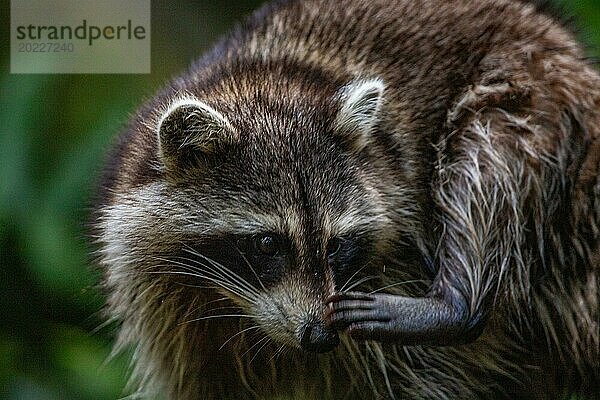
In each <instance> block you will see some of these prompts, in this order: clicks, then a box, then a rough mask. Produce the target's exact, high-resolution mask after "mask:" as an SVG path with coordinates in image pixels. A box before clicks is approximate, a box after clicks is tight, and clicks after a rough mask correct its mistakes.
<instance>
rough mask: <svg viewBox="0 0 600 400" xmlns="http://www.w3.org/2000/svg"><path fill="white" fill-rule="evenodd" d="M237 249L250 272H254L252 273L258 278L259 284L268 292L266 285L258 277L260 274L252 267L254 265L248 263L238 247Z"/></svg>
mask: <svg viewBox="0 0 600 400" xmlns="http://www.w3.org/2000/svg"><path fill="white" fill-rule="evenodd" d="M235 249H236V250H237V252H238V253H240V256H242V260H244V262H245V263H246V265H247V266H248V268H250V270H251V271H252V273H253V274H254V276H255V277H256V280H257V281H258V283H260V286H261V287H262V289H263V290H264V291H265V292H266V291H267V288H266V287H265V285H264V284H263V282H262V280H261V279H260V276H258V274H257V273H256V270H255V269H254V267H253V266H252V264H250V261H248V259H247V258H246V256H245V255H244V254H243V253H242V252H241V251H240V249H238V248H237V247H236V248H235Z"/></svg>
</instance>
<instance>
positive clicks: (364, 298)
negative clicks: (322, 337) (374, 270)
mask: <svg viewBox="0 0 600 400" xmlns="http://www.w3.org/2000/svg"><path fill="white" fill-rule="evenodd" d="M459 300H460V299H459ZM325 303H326V305H327V307H326V312H325V316H324V319H325V321H326V323H327V324H328V325H329V326H330V327H331V328H332V329H335V330H337V331H346V332H347V333H348V334H349V335H350V336H351V337H353V338H354V339H359V340H376V341H379V342H395V343H397V344H401V345H415V344H416V345H423V344H427V345H456V344H463V343H469V342H471V341H473V340H475V339H477V337H478V336H479V335H480V334H481V332H482V330H483V327H484V326H485V318H483V317H482V313H481V312H476V313H469V312H468V308H467V307H466V305H465V304H463V303H461V302H459V301H458V300H457V302H456V304H452V303H450V302H448V301H445V300H443V299H438V298H432V297H420V298H418V297H417V298H413V297H404V296H395V295H390V294H384V293H373V294H368V293H360V292H343V293H337V294H334V295H333V296H331V297H329V298H328V299H327V300H326V301H325ZM457 304H458V305H457Z"/></svg>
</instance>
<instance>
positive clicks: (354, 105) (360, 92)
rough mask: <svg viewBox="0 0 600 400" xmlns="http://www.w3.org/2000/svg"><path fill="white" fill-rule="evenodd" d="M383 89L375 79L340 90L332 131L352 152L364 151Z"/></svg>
mask: <svg viewBox="0 0 600 400" xmlns="http://www.w3.org/2000/svg"><path fill="white" fill-rule="evenodd" d="M384 88H385V86H384V84H383V81H382V80H381V79H379V78H375V79H369V80H358V81H354V82H351V83H350V84H348V85H346V86H344V87H343V88H342V89H341V90H340V96H339V97H340V99H341V108H340V110H339V112H338V115H337V117H336V119H335V124H334V131H335V133H336V134H337V135H340V136H342V137H343V138H344V139H346V140H347V141H348V142H349V144H350V145H351V148H352V149H354V150H355V151H361V150H362V149H364V148H365V147H366V146H367V145H368V144H369V142H370V140H371V136H372V133H373V130H374V129H375V127H376V125H377V122H378V120H379V110H380V109H381V103H382V102H383V90H384Z"/></svg>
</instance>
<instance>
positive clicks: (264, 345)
mask: <svg viewBox="0 0 600 400" xmlns="http://www.w3.org/2000/svg"><path fill="white" fill-rule="evenodd" d="M266 338H267V339H268V340H267V341H265V343H264V344H263V345H262V346H260V347H259V348H258V350H256V352H255V353H254V356H252V358H251V359H250V362H249V364H250V363H252V361H254V359H255V358H256V357H258V354H259V353H260V351H261V350H262V349H264V348H265V347H266V346H267V345H268V344H269V343H271V342H272V340H271V338H270V337H268V336H266Z"/></svg>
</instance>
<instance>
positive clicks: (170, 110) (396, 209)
mask: <svg viewBox="0 0 600 400" xmlns="http://www.w3.org/2000/svg"><path fill="white" fill-rule="evenodd" d="M599 106H600V76H599V75H598V73H597V72H596V71H595V70H594V68H592V67H591V66H590V65H588V63H587V62H586V59H585V57H584V53H583V51H582V48H581V46H580V45H579V44H578V43H576V41H575V40H574V38H573V36H572V35H571V34H570V33H569V32H568V31H567V30H565V29H563V28H562V27H561V26H560V24H559V23H557V22H556V21H554V20H553V19H552V18H551V17H549V16H547V15H545V14H543V13H541V12H538V11H537V10H536V9H535V7H534V6H533V5H531V4H528V3H524V2H518V1H508V0H453V1H447V0H424V1H412V0H396V1H388V0H374V1H364V2H363V1H358V0H345V1H341V0H340V1H331V0H306V1H280V2H277V3H274V4H270V5H267V6H265V7H263V8H262V9H261V10H259V11H258V12H257V13H256V14H255V15H253V16H252V17H251V18H250V19H249V20H248V21H247V22H246V23H245V24H244V25H242V26H240V27H239V28H237V29H236V30H235V31H234V32H233V33H231V34H230V35H229V36H228V37H227V38H225V39H224V40H223V41H222V42H220V43H219V44H218V45H217V46H216V47H215V48H214V50H212V51H211V52H210V53H209V54H207V55H206V56H204V57H203V58H201V59H200V60H199V61H198V62H197V63H196V64H195V65H193V66H192V67H191V69H190V70H189V71H188V72H186V73H185V74H183V75H182V76H181V77H179V78H177V79H175V80H173V81H172V83H171V84H170V85H169V86H168V87H167V88H166V89H164V90H163V91H162V92H160V93H159V94H158V95H157V96H156V97H155V98H154V99H153V100H151V101H149V102H148V103H147V104H145V105H144V106H143V107H142V108H141V109H140V110H139V112H138V114H137V116H136V117H135V118H134V119H133V120H132V121H131V123H130V125H129V126H128V128H127V129H126V131H125V132H124V133H123V134H122V136H121V140H120V143H119V145H118V146H117V150H116V151H115V155H114V157H113V158H112V160H111V162H110V163H109V166H108V167H107V170H106V173H105V183H104V189H103V191H102V200H101V201H100V204H99V206H98V208H97V223H96V227H97V229H98V239H99V243H100V249H99V254H100V264H101V266H102V267H103V269H104V271H105V287H106V290H107V293H108V312H109V314H110V316H111V318H113V319H115V320H118V321H120V328H119V337H118V344H117V348H118V349H121V348H124V347H128V346H132V347H133V349H134V351H133V365H134V371H133V381H132V382H133V384H134V385H136V386H135V388H134V391H135V394H137V395H140V396H142V397H143V396H148V397H152V396H155V395H156V393H159V392H161V393H163V394H164V395H166V396H167V397H168V398H170V399H180V400H181V399H246V398H259V399H266V398H294V399H355V398H364V399H375V398H377V399H380V398H407V399H454V400H456V399H561V398H567V397H565V396H571V395H578V396H580V397H577V398H578V399H579V398H581V399H598V398H600V394H599V393H600V357H599V340H600V333H599V330H600V324H599V311H598V309H599V304H598V303H599V297H600V289H599V284H600V282H599V271H600V269H599V268H600V267H599V265H600V248H599V243H600V180H599V178H598V176H599V175H598V171H599V168H600V144H599V135H600V108H599ZM340 339H341V343H340V344H339V345H338V341H339V340H340ZM319 352H322V353H323V354H317V353H319Z"/></svg>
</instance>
